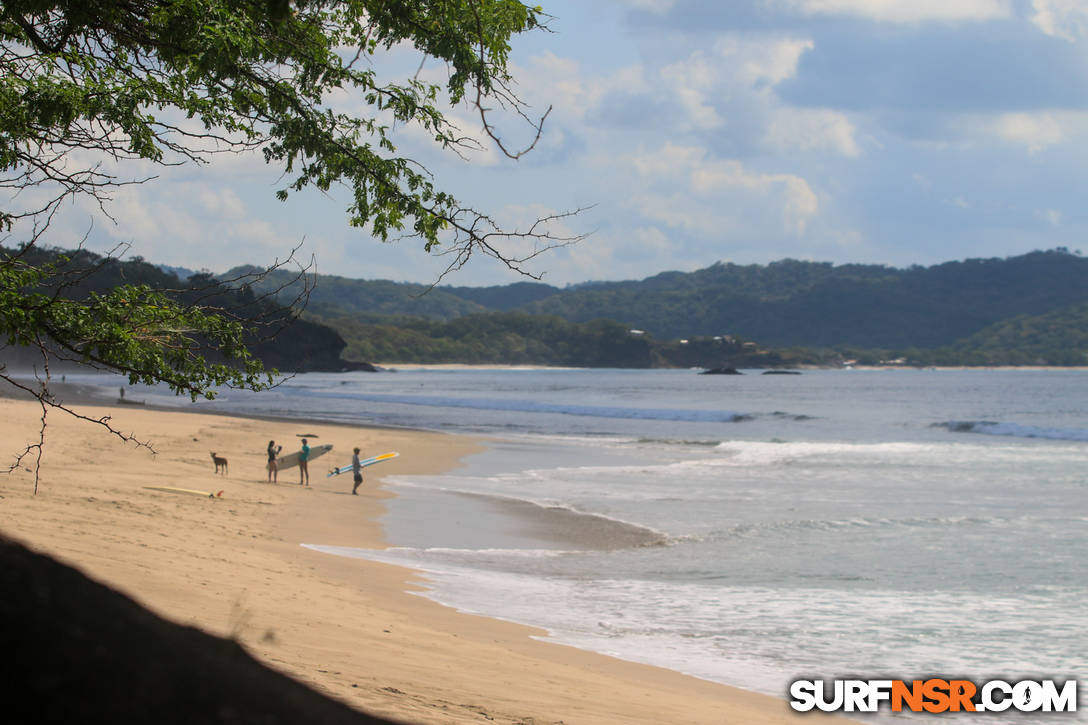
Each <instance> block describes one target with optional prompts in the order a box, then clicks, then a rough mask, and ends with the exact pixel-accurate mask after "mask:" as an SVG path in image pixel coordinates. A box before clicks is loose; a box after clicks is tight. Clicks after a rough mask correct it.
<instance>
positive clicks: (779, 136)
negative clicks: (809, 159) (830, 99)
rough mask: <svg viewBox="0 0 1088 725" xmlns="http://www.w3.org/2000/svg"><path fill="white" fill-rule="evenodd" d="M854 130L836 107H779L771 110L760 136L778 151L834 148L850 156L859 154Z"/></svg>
mask: <svg viewBox="0 0 1088 725" xmlns="http://www.w3.org/2000/svg"><path fill="white" fill-rule="evenodd" d="M856 130H857V129H855V128H854V124H853V123H851V122H850V119H849V118H847V117H846V115H845V114H843V113H840V112H839V111H832V110H829V109H821V108H816V109H809V108H781V109H778V110H776V111H775V112H774V113H773V114H771V118H770V122H769V123H768V124H767V131H766V135H765V136H764V140H765V142H766V143H767V145H768V146H770V147H771V148H774V149H775V150H778V151H790V150H793V149H797V150H800V151H834V152H836V153H840V154H842V155H843V156H849V157H852V158H853V157H857V156H860V155H861V148H860V147H859V146H858V143H857V141H856V140H855V139H854V134H855V132H856Z"/></svg>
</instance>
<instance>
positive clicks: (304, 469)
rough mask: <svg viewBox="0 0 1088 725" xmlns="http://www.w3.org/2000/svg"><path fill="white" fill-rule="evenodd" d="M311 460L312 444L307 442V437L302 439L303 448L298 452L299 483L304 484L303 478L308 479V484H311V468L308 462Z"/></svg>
mask: <svg viewBox="0 0 1088 725" xmlns="http://www.w3.org/2000/svg"><path fill="white" fill-rule="evenodd" d="M309 460H310V446H309V444H308V443H306V439H305V438H303V439H302V450H301V451H299V453H298V485H300V486H301V485H303V483H302V482H303V479H305V481H306V485H307V486H309V485H310V468H309V465H308V462H309Z"/></svg>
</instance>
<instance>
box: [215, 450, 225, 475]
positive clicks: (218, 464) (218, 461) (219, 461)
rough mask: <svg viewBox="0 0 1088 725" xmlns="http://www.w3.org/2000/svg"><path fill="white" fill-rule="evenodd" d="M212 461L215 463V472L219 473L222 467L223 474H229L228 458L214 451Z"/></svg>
mask: <svg viewBox="0 0 1088 725" xmlns="http://www.w3.org/2000/svg"><path fill="white" fill-rule="evenodd" d="M212 462H213V463H214V464H215V472H216V473H219V469H220V468H222V469H223V475H224V476H225V475H227V459H226V458H221V457H220V456H217V455H215V453H212Z"/></svg>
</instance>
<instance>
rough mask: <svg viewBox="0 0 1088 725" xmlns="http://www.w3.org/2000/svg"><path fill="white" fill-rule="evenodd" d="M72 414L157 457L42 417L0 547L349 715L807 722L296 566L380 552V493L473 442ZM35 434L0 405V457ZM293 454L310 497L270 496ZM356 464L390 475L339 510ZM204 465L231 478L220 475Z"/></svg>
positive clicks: (342, 562) (352, 570) (133, 414)
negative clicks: (330, 549) (369, 461)
mask: <svg viewBox="0 0 1088 725" xmlns="http://www.w3.org/2000/svg"><path fill="white" fill-rule="evenodd" d="M80 411H81V412H82V413H84V414H86V415H89V416H92V417H95V418H98V417H102V416H109V417H110V418H111V421H112V423H113V424H114V426H115V427H117V428H118V429H120V430H123V431H126V432H129V431H131V432H135V433H136V434H137V435H138V436H139V437H140V438H142V439H145V440H149V441H150V442H151V443H152V444H153V445H154V448H155V451H156V453H155V454H152V453H150V452H149V451H147V450H146V449H141V448H137V447H135V446H133V445H131V444H123V443H122V442H120V441H119V440H117V439H116V438H114V437H112V436H110V435H108V434H107V433H106V432H105V431H103V430H102V429H101V427H99V426H96V425H92V424H88V423H86V422H80V421H75V420H72V419H70V418H66V417H65V416H62V415H58V414H52V415H51V416H50V418H49V421H50V423H49V429H48V433H47V447H46V450H45V454H44V457H43V460H42V468H41V479H40V483H39V490H38V493H37V495H33V487H34V476H33V473H32V471H30V470H28V467H29V466H30V465H32V460H31V459H27V461H24V466H23V467H21V468H19V469H17V470H15V471H14V472H12V473H11V474H10V475H8V476H6V477H4V478H2V479H0V531H2V532H3V533H4V534H5V535H7V536H10V537H12V538H14V539H16V540H18V541H21V542H23V543H25V544H26V545H28V546H30V547H31V548H33V549H35V550H37V551H40V552H43V553H47V554H49V555H51V556H54V557H56V558H57V559H59V560H61V561H63V562H65V563H68V564H71V565H73V566H76V567H77V568H79V569H80V570H82V571H83V572H84V573H86V574H87V575H88V576H90V577H92V578H94V579H96V580H98V581H101V582H103V583H106V584H108V585H110V586H112V587H114V588H116V589H118V590H120V591H122V592H124V593H125V594H127V595H128V596H130V597H133V598H134V599H136V600H137V601H138V602H140V603H141V604H143V605H144V606H146V607H148V608H149V609H151V610H153V611H154V612H156V613H158V614H160V615H161V616H164V617H166V618H168V619H171V620H173V621H176V622H179V623H183V624H190V625H194V626H197V627H199V628H201V629H203V630H205V631H207V632H210V633H212V634H216V635H219V636H223V637H230V638H233V639H235V640H236V641H238V642H239V643H241V644H242V645H243V646H244V647H245V648H246V649H247V650H248V651H249V652H251V653H252V654H253V655H254V656H255V657H257V658H258V659H260V660H261V661H263V662H265V663H267V664H269V665H270V666H272V667H274V668H275V669H278V670H279V671H281V672H283V673H286V674H288V675H290V676H292V677H294V678H296V679H298V680H300V681H301V682H304V683H306V684H308V685H309V686H311V687H313V688H315V689H316V690H318V691H320V692H322V693H325V694H327V695H330V696H332V697H335V698H337V699H339V700H341V701H343V702H346V703H348V704H350V705H352V706H354V707H358V708H361V709H364V710H366V711H369V712H371V713H374V714H378V715H382V716H385V717H390V718H394V719H398V720H401V721H404V722H407V723H478V722H498V723H545V722H546V723H559V722H562V723H567V724H568V725H569V724H572V723H620V722H622V723H723V722H727V723H786V722H793V721H797V722H801V721H802V719H803V721H805V722H812V721H813V716H812V715H806V716H804V717H803V718H801V717H798V716H795V715H793V714H792V713H791V711H790V710H789V708H788V706H787V705H786V703H785V701H784V700H778V699H775V698H770V697H766V696H763V695H757V694H753V693H749V692H746V691H743V690H738V689H734V688H730V687H726V686H723V685H718V684H714V683H710V682H706V681H703V680H699V679H695V678H691V677H687V676H684V675H681V674H678V673H675V672H672V671H669V670H664V669H659V668H654V667H648V666H644V665H638V664H632V663H628V662H624V661H621V660H617V659H613V658H610V657H606V656H602V655H597V654H593V653H589V652H584V651H581V650H577V649H574V648H570V647H564V646H559V645H553V644H549V643H545V642H541V641H538V640H537V639H533V637H534V636H542V635H544V634H545V633H544V632H542V631H539V630H534V629H531V628H528V627H523V626H519V625H513V624H509V623H505V622H501V621H498V620H493V619H488V618H483V617H477V616H471V615H466V614H462V613H458V612H456V611H454V610H452V609H449V608H446V607H442V606H440V605H438V604H435V603H433V602H431V601H429V600H427V599H425V598H423V597H420V596H415V595H412V594H411V592H412V591H418V589H419V584H418V581H417V579H416V578H415V575H414V573H413V572H411V571H409V570H406V569H401V568H397V567H391V566H387V565H383V564H379V563H372V562H365V561H359V560H354V559H344V558H339V557H333V556H329V555H327V554H321V553H318V552H315V551H311V550H308V549H306V548H303V547H302V546H300V544H302V543H320V544H328V545H342V546H352V547H369V548H382V547H384V546H385V541H384V540H383V532H382V528H381V523H380V521H379V517H380V516H381V514H382V512H383V510H384V503H383V502H384V500H385V499H386V498H387V497H388V496H389V495H390V494H389V493H387V492H386V491H384V490H383V489H382V488H381V485H380V482H381V479H380V477H381V476H383V475H390V474H421V473H437V472H441V471H446V470H451V469H453V468H455V467H456V466H457V465H458V461H459V460H460V459H461V458H462V457H463V456H465V455H468V454H469V453H471V452H473V451H476V450H479V448H480V447H481V446H482V445H483V442H482V441H479V440H475V439H473V438H470V437H466V436H453V435H443V434H438V433H428V432H417V431H404V430H393V429H377V428H360V427H354V426H338V425H331V424H323V423H311V422H289V421H268V420H257V419H247V418H236V417H229V416H220V415H204V414H190V413H184V412H162V411H154V410H146V409H143V408H140V407H138V406H117V407H103V406H98V405H87V406H81V407H80ZM40 416H41V411H40V408H38V407H37V406H36V405H35V404H33V403H30V402H26V401H20V400H12V399H2V400H0V435H2V436H3V440H4V441H5V442H6V444H7V446H8V455H9V456H10V455H13V454H15V453H17V452H18V451H20V450H22V449H23V447H24V446H25V445H27V444H30V443H32V442H34V441H35V440H36V439H37V434H38V422H39V418H40ZM298 434H309V435H312V436H313V437H312V438H311V445H313V444H315V443H318V444H332V445H333V446H334V449H333V452H332V453H330V454H329V455H327V456H325V457H324V458H319V459H317V460H316V461H314V462H313V463H311V472H310V473H311V478H310V483H311V486H310V487H308V488H306V487H302V486H299V485H298V469H297V468H296V469H288V470H285V471H281V472H280V475H279V481H278V483H277V484H275V485H273V484H270V483H268V482H267V481H266V475H267V474H266V472H265V469H264V457H265V456H264V449H265V446H266V444H267V443H268V441H269V439H275V440H276V441H277V442H278V443H281V444H283V446H284V451H285V452H288V451H291V450H295V449H297V447H298V440H299V437H298ZM356 445H357V446H359V447H360V448H362V450H363V452H364V453H365V454H367V455H373V454H376V453H380V452H385V451H399V452H400V454H401V456H400V457H399V458H398V459H396V460H394V461H391V462H388V463H383V464H381V465H380V466H376V467H374V468H370V469H368V476H367V480H366V483H365V484H364V486H363V487H362V488H361V489H360V495H358V496H352V495H350V490H351V479H350V475H347V476H339V477H332V478H326V476H325V473H326V471H327V470H328V469H329V468H330V467H332V466H333V465H342V464H344V463H346V462H348V460H349V459H350V455H351V449H352V447H353V446H356ZM212 451H214V452H216V453H217V454H218V455H219V456H222V457H225V458H227V459H228V461H229V472H228V474H227V475H217V474H216V473H215V471H214V467H213V463H212V459H211V456H210V452H212ZM152 486H167V487H178V488H186V489H195V490H200V491H209V492H219V491H222V496H221V497H220V498H205V497H201V496H197V495H186V494H178V493H170V492H164V491H160V490H153V489H150V488H148V487H152Z"/></svg>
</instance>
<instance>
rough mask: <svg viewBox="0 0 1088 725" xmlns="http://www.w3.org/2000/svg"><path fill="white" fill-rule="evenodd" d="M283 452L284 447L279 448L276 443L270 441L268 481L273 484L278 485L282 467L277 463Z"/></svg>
mask: <svg viewBox="0 0 1088 725" xmlns="http://www.w3.org/2000/svg"><path fill="white" fill-rule="evenodd" d="M282 450H283V446H277V445H276V441H268V480H269V482H271V483H276V480H277V479H278V478H279V472H280V467H279V465H278V464H277V463H276V457H277V456H279V454H280V451H282Z"/></svg>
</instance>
